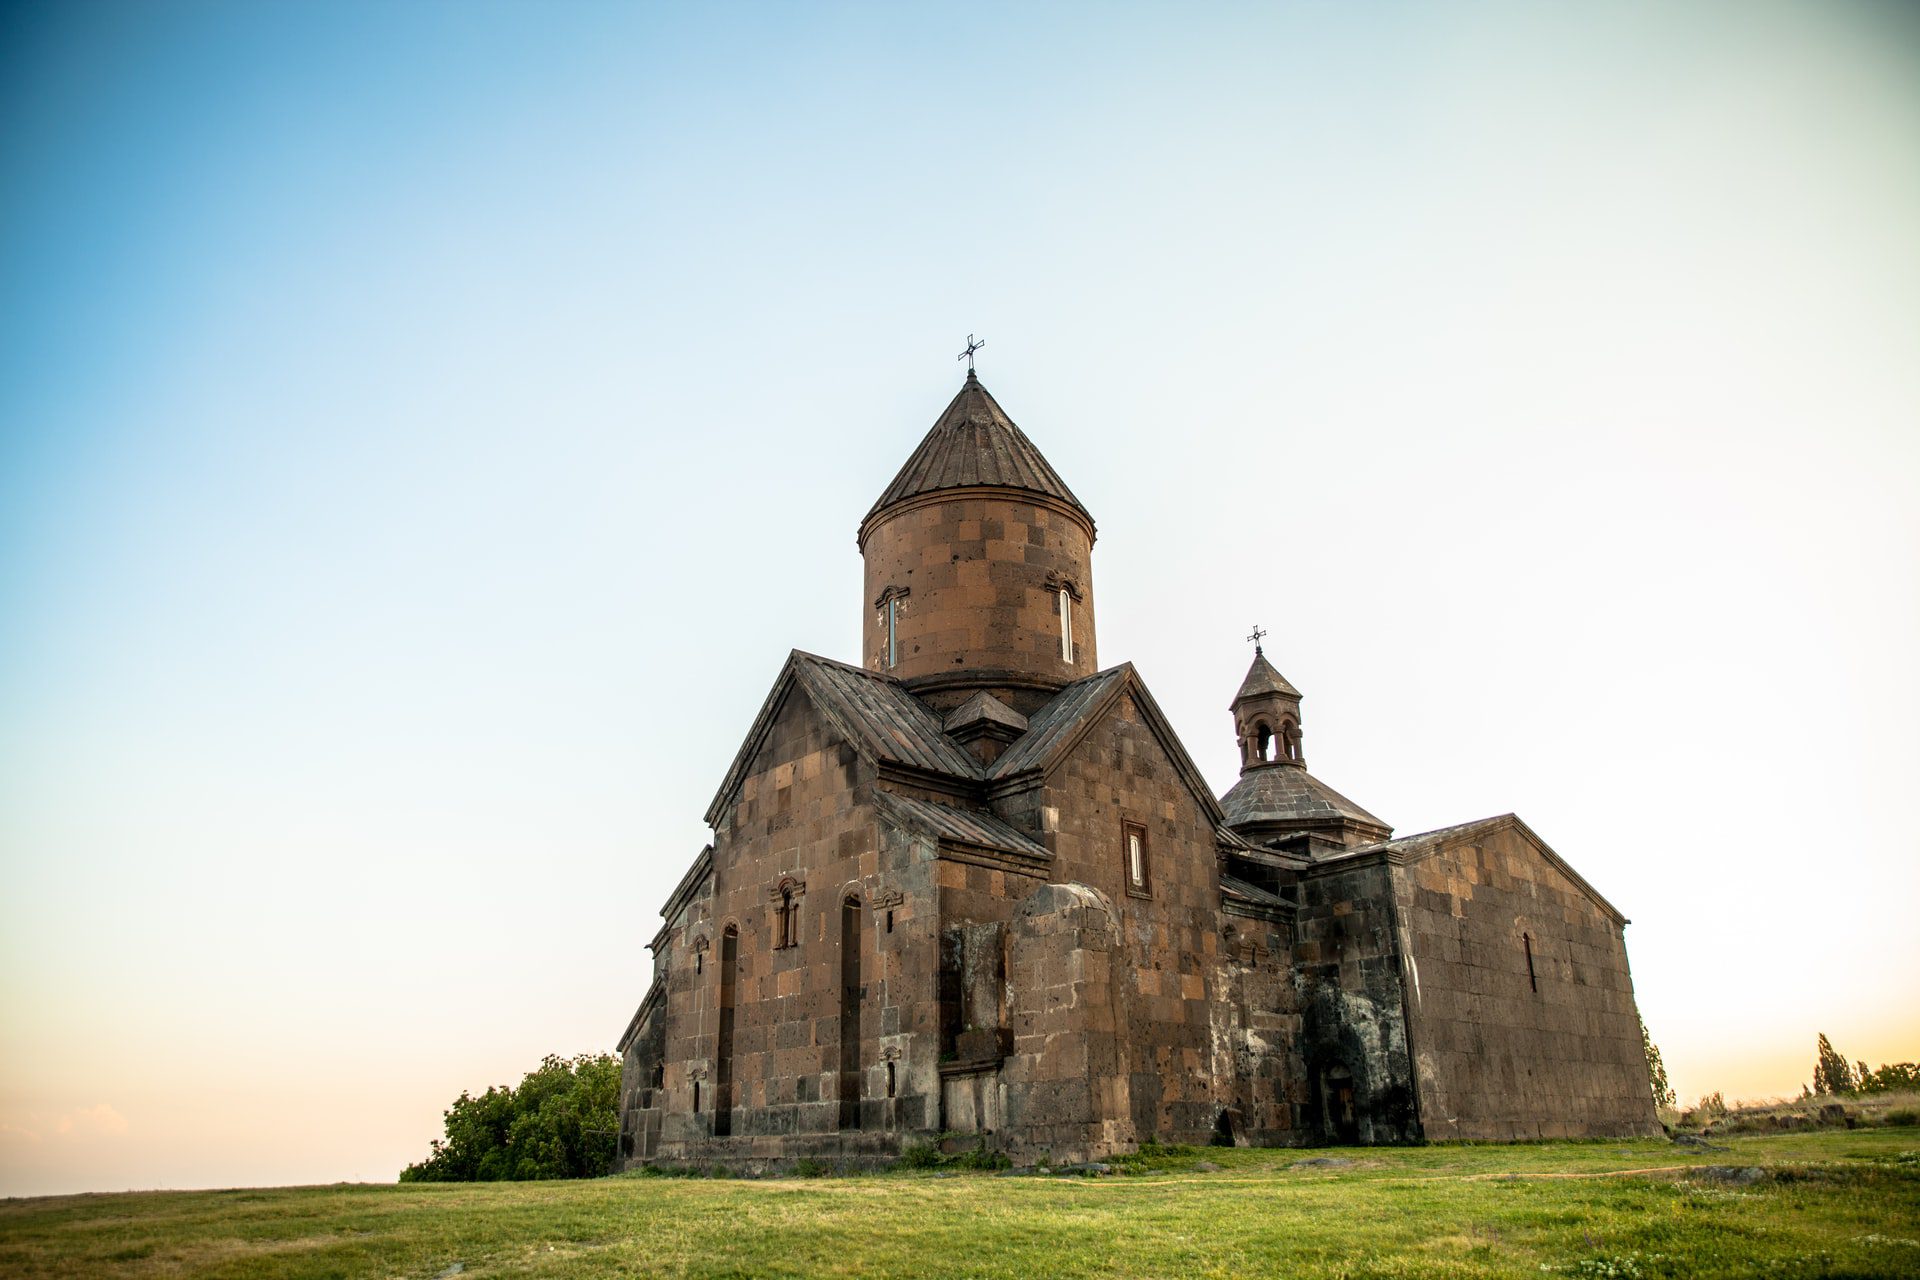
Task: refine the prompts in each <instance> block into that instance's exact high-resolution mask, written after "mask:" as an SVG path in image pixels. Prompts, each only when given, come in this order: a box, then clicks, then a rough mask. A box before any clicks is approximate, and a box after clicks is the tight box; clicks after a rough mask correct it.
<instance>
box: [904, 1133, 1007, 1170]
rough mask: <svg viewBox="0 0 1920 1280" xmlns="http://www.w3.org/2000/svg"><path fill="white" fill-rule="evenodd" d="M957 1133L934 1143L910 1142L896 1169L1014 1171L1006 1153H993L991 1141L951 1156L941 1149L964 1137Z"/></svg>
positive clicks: (944, 1135) (981, 1141) (941, 1136)
mask: <svg viewBox="0 0 1920 1280" xmlns="http://www.w3.org/2000/svg"><path fill="white" fill-rule="evenodd" d="M961 1136H962V1135H960V1134H957V1133H943V1134H941V1135H940V1137H939V1138H938V1139H936V1140H935V1141H933V1142H910V1143H908V1144H907V1145H906V1146H905V1147H903V1148H901V1151H900V1158H899V1159H898V1160H895V1161H894V1165H893V1167H894V1168H896V1169H1011V1168H1012V1167H1013V1161H1012V1160H1009V1159H1008V1158H1007V1156H1006V1153H1005V1152H1002V1151H989V1150H988V1149H987V1140H986V1139H985V1138H984V1137H983V1138H981V1139H980V1142H979V1145H978V1146H975V1147H972V1148H970V1149H969V1150H966V1151H959V1152H954V1153H951V1154H949V1153H947V1152H945V1151H942V1150H941V1149H940V1148H941V1146H942V1145H943V1144H944V1143H946V1142H948V1141H950V1140H951V1139H954V1138H958V1137H961Z"/></svg>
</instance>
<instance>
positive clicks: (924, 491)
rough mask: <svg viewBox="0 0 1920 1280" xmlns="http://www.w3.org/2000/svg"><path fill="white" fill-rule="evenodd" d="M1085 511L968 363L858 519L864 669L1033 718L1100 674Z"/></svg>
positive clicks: (945, 703)
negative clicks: (990, 699)
mask: <svg viewBox="0 0 1920 1280" xmlns="http://www.w3.org/2000/svg"><path fill="white" fill-rule="evenodd" d="M1093 540H1094V526H1093V517H1092V516H1091V515H1089V514H1088V512H1087V509H1086V508H1085V507H1083V506H1081V505H1080V500H1079V499H1078V498H1076V497H1074V496H1073V491H1072V490H1071V489H1069V488H1067V486H1066V482H1065V481H1063V480H1061V479H1060V476H1059V474H1058V473H1057V472H1055V471H1054V469H1053V467H1052V466H1050V465H1049V464H1048V462H1047V460H1046V459H1045V458H1044V457H1042V456H1041V454H1040V451H1039V449H1037V448H1035V447H1034V444H1033V442H1032V441H1031V440H1029V439H1027V437H1026V434H1025V433H1024V432H1022V431H1021V430H1020V428H1019V427H1017V426H1015V425H1014V423H1013V419H1011V418H1009V417H1008V416H1007V414H1006V411H1005V410H1003V409H1001V407H1000V405H999V404H998V403H997V402H996V401H995V400H994V398H993V397H992V396H991V395H990V394H988V392H987V389H986V387H984V386H983V385H981V382H980V379H979V376H978V375H976V374H975V373H974V371H973V370H972V369H971V368H969V369H968V370H967V378H966V382H965V383H964V384H962V386H961V388H960V393H959V394H958V395H956V396H954V398H953V401H952V403H950V404H949V405H947V407H946V410H945V411H944V412H943V413H941V415H940V417H939V419H938V420H937V421H935V422H934V424H933V428H932V430H930V431H928V432H927V434H926V437H925V438H924V439H922V440H921V441H920V445H919V447H918V448H916V449H915V450H914V451H913V454H912V455H911V456H910V457H909V458H908V459H907V461H906V465H905V466H903V467H901V468H900V472H899V474H898V475H896V476H894V478H893V482H892V483H891V484H889V485H888V486H887V488H886V491H885V492H884V493H882V494H881V495H880V499H879V501H877V502H875V503H874V504H873V509H872V510H871V511H869V512H868V513H867V516H866V518H865V519H864V520H862V521H861V522H860V533H859V545H860V554H861V556H862V558H863V559H864V560H865V562H866V586H865V592H864V595H865V599H864V600H863V601H862V610H863V612H864V614H865V618H864V620H863V623H862V626H861V635H862V637H863V639H862V643H861V649H862V654H863V660H864V663H865V665H866V667H867V668H868V669H869V670H872V671H880V672H885V673H886V674H888V675H891V676H894V677H896V678H897V679H899V680H901V681H903V682H904V683H905V684H906V685H907V687H908V688H910V689H912V690H913V692H914V693H915V694H917V695H918V696H920V697H921V698H923V699H925V700H926V701H927V702H928V703H929V704H930V705H932V706H934V707H935V708H937V709H939V710H942V711H951V710H953V709H954V708H956V707H958V706H959V705H960V704H961V703H962V702H964V701H966V700H967V699H968V698H969V697H971V696H972V695H973V694H975V693H977V692H980V691H982V690H984V691H986V692H988V693H991V694H992V695H994V696H995V697H996V698H998V699H1000V700H1001V701H1002V702H1004V703H1006V704H1007V705H1008V706H1009V707H1011V708H1013V709H1014V710H1015V711H1016V712H1018V713H1020V714H1022V715H1030V714H1032V713H1033V712H1034V711H1035V710H1037V709H1038V708H1039V707H1040V706H1041V705H1042V704H1043V703H1045V702H1046V700H1047V699H1048V698H1050V697H1051V696H1052V695H1053V694H1054V692H1055V691H1057V690H1058V689H1060V688H1061V686H1063V685H1066V684H1069V683H1071V682H1072V681H1075V680H1078V679H1080V678H1081V677H1082V676H1088V675H1092V674H1093V673H1094V672H1095V671H1097V670H1099V662H1098V660H1097V656H1096V648H1095V643H1094V626H1093Z"/></svg>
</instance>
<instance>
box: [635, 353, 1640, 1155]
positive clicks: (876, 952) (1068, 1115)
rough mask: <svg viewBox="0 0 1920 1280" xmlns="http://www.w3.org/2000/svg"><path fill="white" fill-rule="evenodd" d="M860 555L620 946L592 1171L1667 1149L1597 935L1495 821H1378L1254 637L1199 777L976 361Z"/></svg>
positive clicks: (1630, 1024) (1623, 974) (1627, 1009)
mask: <svg viewBox="0 0 1920 1280" xmlns="http://www.w3.org/2000/svg"><path fill="white" fill-rule="evenodd" d="M858 541H859V548H860V552H861V554H862V556H863V557H864V558H865V562H866V585H865V590H864V592H863V595H862V599H861V602H860V609H861V612H862V635H863V637H864V640H863V643H862V649H863V652H862V655H861V662H860V664H859V665H858V666H855V665H852V664H849V663H843V662H836V661H834V660H832V659H830V658H823V657H818V656H815V655H813V654H809V653H801V652H798V651H795V652H794V653H792V654H790V655H789V656H788V658H787V660H786V663H785V665H784V666H783V667H782V668H781V669H780V673H779V675H778V677H777V678H776V679H775V680H774V682H773V688H772V689H771V691H769V693H768V694H767V698H766V702H765V703H764V704H763V705H762V706H761V708H760V713H759V715H758V716H757V717H756V718H755V720H754V722H753V724H752V726H751V727H750V728H749V729H748V730H747V734H746V738H745V740H744V741H743V742H742V743H741V744H740V750H739V753H738V754H737V755H736V756H735V757H734V759H733V762H732V764H731V765H730V766H729V767H728V768H727V771H726V775H725V777H724V778H723V779H722V780H721V782H720V787H719V790H718V791H717V792H716V793H715V794H714V797H713V802H712V803H711V804H710V805H709V806H708V808H707V813H706V820H707V823H708V824H709V826H711V828H712V830H713V840H712V843H711V844H709V845H708V846H707V847H706V848H704V849H702V850H700V852H699V854H698V856H696V857H695V858H694V859H693V864H692V866H690V867H689V868H688V869H687V872H686V874H685V875H684V876H683V877H682V878H681V880H680V882H679V884H678V886H677V887H676V888H675V889H674V891H673V894H672V896H671V897H669V898H668V900H667V902H666V905H665V907H664V908H663V909H662V911H661V915H662V916H663V917H664V923H663V924H662V925H661V926H660V928H659V931H658V932H657V933H656V934H655V935H654V937H653V939H652V941H651V942H650V943H649V944H648V946H649V948H650V949H651V951H652V958H653V981H652V986H651V987H650V988H649V989H648V991H647V992H646V995H645V997H644V998H643V999H642V1000H641V1002H640V1006H639V1009H638V1010H637V1011H636V1012H635V1013H634V1015H633V1018H632V1021H631V1022H630V1023H629V1024H628V1027H627V1030H626V1033H625V1034H624V1035H623V1036H622V1037H621V1040H620V1052H621V1055H622V1058H623V1063H624V1069H623V1075H622V1084H621V1102H620V1156H621V1163H622V1164H624V1165H631V1164H636V1163H640V1162H653V1161H657V1162H700V1163H720V1164H733V1165H737V1166H741V1167H758V1166H775V1165H778V1164H780V1163H782V1162H787V1161H792V1160H796V1159H799V1158H801V1157H812V1158H815V1159H822V1160H834V1161H844V1162H850V1163H863V1162H869V1161H878V1160H881V1159H885V1158H887V1157H889V1156H892V1155H894V1154H897V1153H898V1152H899V1151H900V1149H901V1148H902V1147H903V1146H904V1145H906V1144H908V1143H911V1142H921V1141H927V1140H929V1139H931V1138H933V1137H935V1136H936V1135H941V1134H965V1135H978V1136H977V1137H969V1138H968V1141H970V1142H972V1141H979V1142H983V1143H984V1144H986V1145H987V1146H988V1147H990V1148H993V1149H997V1150H1001V1151H1004V1152H1006V1153H1007V1154H1008V1155H1009V1156H1010V1157H1011V1158H1012V1159H1013V1160H1014V1161H1015V1162H1016V1163H1021V1164H1025V1163H1032V1162H1035V1161H1038V1160H1042V1159H1045V1160H1050V1161H1053V1162H1070V1161H1081V1160H1095V1159H1099V1158H1101V1157H1104V1156H1107V1155H1110V1154H1114V1153H1119V1152H1124V1151H1128V1150H1131V1149H1133V1148H1134V1147H1135V1146H1136V1145H1137V1144H1139V1143H1141V1142H1143V1141H1145V1140H1147V1139H1149V1138H1152V1139H1157V1140H1159V1141H1161V1142H1169V1143H1171V1142H1183V1143H1209V1142H1213V1143H1235V1144H1256V1145H1274V1144H1307V1143H1381V1142H1410V1141H1420V1140H1445V1139H1511V1138H1540V1137H1584V1136H1600V1135H1607V1136H1619V1135H1629V1134H1648V1133H1655V1132H1658V1124H1657V1121H1656V1120H1655V1117H1654V1106H1653V1098H1652V1093H1651V1091H1650V1088H1649V1085H1648V1079H1647V1067H1646V1062H1645V1059H1644V1057H1643V1056H1642V1049H1641V1040H1640V1026H1639V1015H1638V1011H1637V1009H1636V1008H1635V1005H1634V997H1633V983H1632V979H1631V978H1630V976H1629V974H1628V969H1627V953H1626V945H1625V940H1624V937H1623V932H1622V930H1623V926H1624V925H1625V924H1626V918H1625V917H1623V916H1622V915H1621V914H1620V912H1619V911H1618V910H1617V909H1615V908H1614V906H1613V905H1612V904H1611V903H1609V902H1608V901H1607V900H1606V899H1605V898H1603V897H1602V896H1601V895H1600V893H1599V892H1598V891H1597V890H1596V889H1595V888H1594V887H1593V886H1592V885H1590V884H1588V883H1587V881H1586V880H1585V879H1583V878H1582V877H1581V876H1580V874H1579V873H1578V872H1576V871H1575V870H1574V869H1573V868H1572V867H1571V866H1569V865H1568V864H1567V863H1566V862H1565V861H1564V860H1562V859H1561V857H1560V856H1559V855H1558V854H1557V853H1555V852H1554V851H1553V850H1552V849H1551V848H1549V847H1548V846H1547V845H1546V843H1545V842H1544V841H1542V840H1541V839H1540V837H1539V836H1538V835H1536V834H1535V833H1534V831H1533V830H1532V828H1530V827H1528V826H1527V824H1526V823H1524V822H1522V821H1521V820H1520V819H1519V818H1517V817H1515V816H1514V815H1512V814H1505V815H1502V816H1500V817H1494V818H1484V819H1482V820H1480V821H1478V822H1469V823H1464V824H1462V825H1460V826H1455V827H1446V828H1443V829H1441V830H1438V831H1429V832H1426V833H1424V834H1421V835H1415V836H1405V837H1401V838H1398V839H1396V838H1394V836H1393V831H1392V829H1391V828H1390V827H1389V826H1388V825H1387V823H1386V822H1385V821H1384V820H1382V819H1381V818H1379V817H1376V816H1375V815H1374V814H1372V813H1371V812H1369V811H1368V810H1366V809H1364V808H1362V807H1361V806H1360V805H1358V804H1356V803H1354V802H1353V801H1352V800H1349V799H1347V798H1346V797H1345V796H1343V795H1341V794H1340V793H1339V792H1337V791H1335V790H1334V789H1333V788H1332V787H1329V786H1328V785H1327V784H1325V783H1324V782H1322V781H1320V780H1319V778H1317V777H1315V776H1314V775H1313V774H1312V773H1310V772H1308V770H1307V762H1306V754H1305V749H1304V741H1305V739H1304V735H1303V732H1302V728H1303V724H1304V721H1303V719H1302V715H1301V704H1302V701H1303V698H1302V695H1301V692H1300V690H1299V689H1297V688H1295V687H1294V686H1293V685H1292V684H1291V683H1289V682H1288V681H1287V679H1286V678H1285V677H1284V676H1282V675H1281V674H1280V672H1279V671H1277V670H1276V669H1275V668H1274V667H1273V665H1272V664H1271V663H1270V662H1269V661H1268V660H1267V657H1266V655H1265V653H1264V652H1262V651H1261V650H1260V649H1259V648H1258V647H1256V649H1255V652H1254V656H1253V665H1252V667H1251V668H1250V669H1249V670H1248V672H1247V674H1246V679H1245V680H1243V681H1242V682H1241V684H1240V687H1239V689H1238V691H1237V692H1235V693H1234V694H1233V696H1232V701H1231V703H1230V704H1229V709H1230V711H1231V713H1232V731H1233V734H1234V737H1235V738H1236V740H1237V741H1238V743H1239V751H1240V758H1241V771H1240V778H1239V780H1238V781H1237V782H1235V783H1234V785H1233V787H1232V788H1231V789H1229V790H1228V791H1227V793H1226V794H1225V795H1215V794H1214V792H1213V790H1212V789H1211V788H1210V787H1209V786H1208V785H1207V781H1206V779H1205V778H1204V777H1202V776H1201V773H1200V771H1199V769H1197V768H1196V767H1195V766H1194V763H1193V761H1192V759H1191V758H1190V757H1189V756H1188V754H1187V750H1186V748H1185V747H1184V746H1182V745H1181V741H1180V737H1179V735H1178V734H1177V733H1175V732H1174V728H1173V726H1172V725H1171V724H1169V723H1168V721H1167V718H1166V716H1165V715H1163V714H1162V713H1161V710H1160V708H1159V706H1158V705H1157V704H1156V703H1155V702H1154V699H1153V695H1152V693H1150V692H1149V691H1148V689H1147V685H1146V682H1145V680H1144V679H1143V678H1142V676H1141V674H1140V672H1138V671H1136V670H1134V668H1133V667H1132V666H1131V665H1130V664H1128V663H1121V664H1119V665H1117V666H1108V667H1102V666H1101V665H1100V661H1099V656H1098V654H1099V647H1098V637H1097V634H1096V630H1095V624H1094V620H1095V616H1096V615H1095V608H1094V590H1093V543H1094V522H1093V516H1092V515H1091V514H1090V513H1089V512H1088V510H1087V509H1086V507H1085V506H1084V505H1082V503H1081V502H1080V500H1079V499H1078V498H1076V497H1075V496H1074V494H1073V491H1072V490H1071V489H1069V488H1068V487H1067V485H1066V483H1065V482H1064V481H1063V480H1062V479H1061V478H1060V476H1059V474H1058V473H1057V472H1055V471H1054V469H1053V468H1052V467H1051V466H1050V465H1048V463H1047V460H1046V459H1045V458H1044V457H1042V456H1041V454H1040V451H1039V450H1038V449H1037V448H1035V447H1034V445H1033V442H1032V441H1031V440H1029V439H1028V438H1027V436H1026V435H1025V434H1024V433H1023V432H1022V431H1021V430H1020V428H1019V427H1017V426H1015V425H1014V423H1013V421H1012V419H1010V418H1009V417H1008V416H1007V415H1006V413H1005V412H1003V411H1002V410H1001V408H1000V406H999V404H997V403H996V402H995V401H994V398H993V397H992V396H991V395H989V394H988V392H987V389H986V388H985V387H984V386H983V385H981V383H980V381H979V379H978V378H977V377H976V376H975V375H974V374H973V373H972V372H971V371H969V372H968V374H967V377H966V382H965V385H964V386H962V387H961V389H960V393H959V394H958V395H956V396H955V397H954V399H953V402H952V403H951V404H949V405H948V406H947V408H946V410H945V412H943V413H942V414H941V415H940V417H939V419H938V421H936V422H935V423H934V425H933V428H932V430H930V431H929V432H927V434H926V437H925V438H924V439H923V440H921V442H920V444H919V447H918V448H916V449H915V450H914V451H913V453H912V455H911V456H909V457H908V458H907V461H906V464H905V465H904V466H902V467H901V468H900V471H899V474H898V475H896V476H895V477H894V478H893V482H892V483H891V484H889V485H888V486H887V488H886V490H885V492H883V493H882V494H881V495H880V498H879V500H878V501H877V502H875V503H874V504H873V509H872V510H870V511H869V512H867V514H866V517H865V519H863V520H862V521H861V522H860V527H859V539H858ZM1255 639H1256V642H1257V640H1258V636H1257V635H1256V637H1255ZM1222 692H1223V693H1224V692H1225V690H1222ZM1221 728H1222V731H1224V730H1225V729H1226V726H1225V725H1222V726H1221ZM618 927H619V928H621V929H622V930H623V931H625V930H628V929H632V928H635V927H636V926H635V924H634V923H633V922H632V921H631V920H630V919H628V918H622V919H621V921H620V924H619V926H618Z"/></svg>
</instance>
